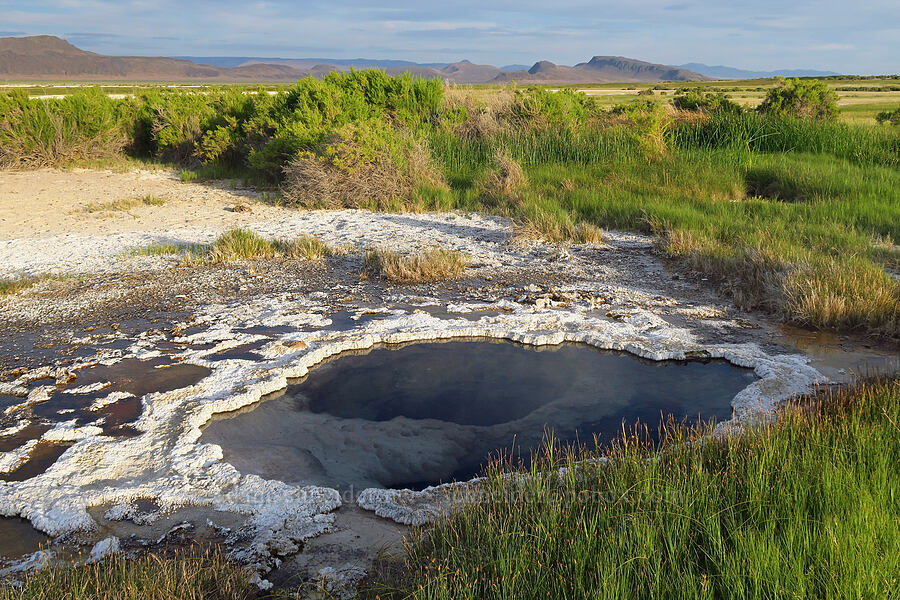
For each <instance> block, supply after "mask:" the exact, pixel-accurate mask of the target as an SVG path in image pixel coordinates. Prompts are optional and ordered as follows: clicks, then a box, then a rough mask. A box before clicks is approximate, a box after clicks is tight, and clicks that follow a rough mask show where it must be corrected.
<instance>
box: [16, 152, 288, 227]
mask: <svg viewBox="0 0 900 600" xmlns="http://www.w3.org/2000/svg"><path fill="white" fill-rule="evenodd" d="M148 194H151V195H153V196H154V197H156V198H159V199H161V200H164V201H165V204H163V205H162V206H140V207H137V208H134V209H131V210H128V211H100V212H88V207H89V206H90V205H103V204H107V203H111V202H116V201H119V200H131V199H140V198H143V197H145V196H147V195H148ZM258 196H259V194H257V193H256V192H254V191H252V190H247V189H240V188H233V187H232V186H231V184H230V183H219V184H216V185H211V184H206V183H184V182H182V181H181V180H180V179H179V177H178V174H177V173H175V172H169V171H131V172H126V173H118V172H113V171H93V170H86V169H73V170H71V171H60V170H51V169H42V170H39V171H16V172H0V240H11V239H17V238H23V237H29V238H46V237H51V236H57V235H65V234H70V233H79V234H84V235H96V234H109V233H120V232H125V231H156V230H160V229H176V228H184V227H197V226H202V227H218V228H228V227H237V226H241V225H244V224H246V223H248V222H250V221H253V220H259V219H260V218H263V219H269V218H272V219H275V218H277V217H278V215H281V214H284V213H286V212H293V211H290V210H289V209H285V208H278V207H274V206H268V205H266V204H262V203H256V202H255V201H256V200H257V198H258ZM248 202H254V204H253V212H233V211H232V210H231V209H232V208H233V207H234V206H236V205H239V204H247V203H248Z"/></svg>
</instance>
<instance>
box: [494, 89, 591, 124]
mask: <svg viewBox="0 0 900 600" xmlns="http://www.w3.org/2000/svg"><path fill="white" fill-rule="evenodd" d="M510 108H511V113H512V114H511V116H512V117H513V118H515V119H516V120H518V121H519V122H525V123H527V124H535V123H539V122H541V121H544V122H547V123H551V124H556V125H559V124H567V125H571V126H576V125H584V124H586V123H588V122H589V121H591V120H592V119H595V118H597V117H599V116H600V115H602V114H603V112H604V111H603V108H602V107H601V105H600V103H599V102H598V101H597V99H596V98H592V97H591V96H588V95H587V94H584V93H580V92H577V91H575V90H570V89H562V90H559V91H556V92H552V91H550V90H548V89H545V88H532V89H528V90H516V92H515V100H514V102H513V103H512V105H511V107H510Z"/></svg>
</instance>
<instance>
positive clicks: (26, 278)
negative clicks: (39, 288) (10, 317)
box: [0, 274, 73, 297]
mask: <svg viewBox="0 0 900 600" xmlns="http://www.w3.org/2000/svg"><path fill="white" fill-rule="evenodd" d="M71 278H73V276H71V275H49V274H44V275H23V276H21V277H0V297H2V296H7V295H12V294H17V293H18V292H21V291H23V290H27V289H28V288H31V287H34V286H35V285H37V284H38V283H41V282H42V281H64V280H66V279H71Z"/></svg>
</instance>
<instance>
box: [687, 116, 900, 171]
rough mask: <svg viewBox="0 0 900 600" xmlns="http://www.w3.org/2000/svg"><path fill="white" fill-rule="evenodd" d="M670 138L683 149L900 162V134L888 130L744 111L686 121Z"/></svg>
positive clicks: (853, 160)
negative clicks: (796, 153) (788, 153)
mask: <svg viewBox="0 0 900 600" xmlns="http://www.w3.org/2000/svg"><path fill="white" fill-rule="evenodd" d="M670 136H671V141H672V144H673V145H674V146H675V147H679V148H702V149H716V150H719V149H722V150H747V151H750V152H804V153H813V154H830V155H832V156H836V157H838V158H844V159H847V160H849V161H852V162H855V163H859V164H864V165H885V166H895V167H896V166H898V165H900V136H898V135H897V134H896V132H893V131H890V130H887V129H886V128H878V127H866V126H860V125H855V126H854V125H847V124H845V123H837V122H819V121H810V120H803V119H796V118H791V117H777V116H769V115H760V114H758V113H753V112H744V113H736V114H735V113H720V114H713V115H711V116H710V117H709V118H708V119H706V120H699V121H694V122H685V123H681V124H678V125H676V126H674V127H673V129H672V130H671V133H670Z"/></svg>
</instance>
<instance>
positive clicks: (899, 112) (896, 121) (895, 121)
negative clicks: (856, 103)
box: [875, 108, 900, 125]
mask: <svg viewBox="0 0 900 600" xmlns="http://www.w3.org/2000/svg"><path fill="white" fill-rule="evenodd" d="M875 120H876V121H878V122H879V123H880V124H882V125H884V124H890V125H900V108H895V109H894V110H884V111H881V112H880V113H878V114H877V115H875Z"/></svg>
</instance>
